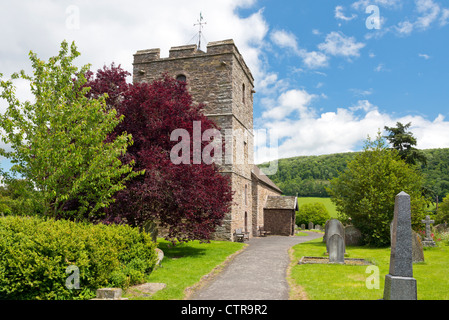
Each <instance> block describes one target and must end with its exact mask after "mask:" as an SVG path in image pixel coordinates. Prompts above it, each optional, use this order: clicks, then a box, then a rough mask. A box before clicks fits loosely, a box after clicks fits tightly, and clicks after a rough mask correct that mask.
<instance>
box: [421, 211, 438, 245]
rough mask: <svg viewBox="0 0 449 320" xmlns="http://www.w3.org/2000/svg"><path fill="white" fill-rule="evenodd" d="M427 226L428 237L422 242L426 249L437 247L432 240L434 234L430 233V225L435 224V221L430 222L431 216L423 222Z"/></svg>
mask: <svg viewBox="0 0 449 320" xmlns="http://www.w3.org/2000/svg"><path fill="white" fill-rule="evenodd" d="M421 222H422V223H424V224H425V225H426V236H425V238H424V240H423V242H422V244H423V246H424V247H436V244H435V241H433V239H432V235H431V234H432V233H431V231H430V225H431V224H433V223H435V220H430V216H427V217H426V220H421Z"/></svg>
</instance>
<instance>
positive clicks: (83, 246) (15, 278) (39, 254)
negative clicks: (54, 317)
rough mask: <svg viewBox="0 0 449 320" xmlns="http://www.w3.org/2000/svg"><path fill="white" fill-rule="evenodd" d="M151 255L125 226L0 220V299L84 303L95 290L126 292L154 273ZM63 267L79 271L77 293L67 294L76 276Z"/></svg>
mask: <svg viewBox="0 0 449 320" xmlns="http://www.w3.org/2000/svg"><path fill="white" fill-rule="evenodd" d="M155 249H156V244H155V243H154V242H152V241H151V237H150V235H148V234H146V233H140V232H139V231H138V230H137V229H135V228H131V227H129V226H118V225H108V226H107V225H103V224H98V225H93V224H88V223H75V222H71V221H66V220H58V221H55V220H52V219H47V220H46V219H42V218H37V217H18V216H8V217H3V218H0V299H14V300H22V299H27V300H28V299H44V300H54V299H58V300H61V299H64V300H67V299H69V300H71V299H89V298H92V297H95V292H96V289H97V288H102V287H121V288H126V287H128V286H129V285H133V284H137V283H141V282H143V281H144V280H145V275H146V274H148V273H150V272H151V270H152V269H153V268H154V266H155V264H156V259H157V254H156V251H155ZM69 266H76V268H77V269H78V270H79V272H78V274H79V289H77V288H73V289H68V288H67V285H66V281H69V282H68V283H69V284H70V283H71V284H75V280H73V279H74V278H75V276H76V273H73V271H67V272H68V273H66V270H67V268H68V267H69ZM70 277H72V278H70ZM68 278H70V279H69V280H68ZM69 287H70V286H69Z"/></svg>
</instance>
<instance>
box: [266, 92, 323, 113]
mask: <svg viewBox="0 0 449 320" xmlns="http://www.w3.org/2000/svg"><path fill="white" fill-rule="evenodd" d="M315 98H316V95H314V94H309V93H308V92H306V91H305V90H300V89H293V90H289V91H286V92H284V93H282V94H281V95H280V96H279V98H278V101H277V105H276V106H274V107H271V108H269V109H268V110H267V111H265V112H264V113H263V114H262V117H263V118H268V119H274V120H281V119H284V118H286V117H287V116H289V115H291V114H292V113H294V112H297V114H298V115H299V117H300V118H309V117H310V116H311V115H313V113H312V111H311V109H310V108H309V105H310V103H311V101H312V100H313V99H315Z"/></svg>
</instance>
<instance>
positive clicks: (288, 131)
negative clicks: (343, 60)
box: [256, 100, 449, 163]
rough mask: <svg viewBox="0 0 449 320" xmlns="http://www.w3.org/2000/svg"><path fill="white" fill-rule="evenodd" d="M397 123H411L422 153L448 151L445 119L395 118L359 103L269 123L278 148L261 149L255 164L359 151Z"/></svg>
mask: <svg viewBox="0 0 449 320" xmlns="http://www.w3.org/2000/svg"><path fill="white" fill-rule="evenodd" d="M308 114H309V115H310V114H312V113H310V112H309V113H308ZM397 122H401V123H404V124H405V123H409V122H411V123H412V127H411V128H410V130H411V131H412V132H413V134H414V135H415V137H416V138H417V140H418V145H417V147H418V148H420V149H429V148H445V147H446V148H447V147H449V121H445V118H444V117H443V116H442V115H439V116H438V117H437V118H436V119H435V120H433V121H432V120H428V119H425V118H423V117H422V116H404V117H395V116H393V115H391V114H388V113H384V112H381V111H380V110H379V108H378V107H377V106H375V105H373V104H372V103H370V102H369V101H368V100H359V101H358V102H357V103H356V104H355V105H353V106H349V107H346V108H338V109H337V110H336V111H333V112H332V111H331V112H324V113H321V114H317V115H316V116H313V117H310V116H309V117H307V118H301V117H297V118H294V117H289V118H278V119H266V121H265V122H264V124H263V125H264V127H266V128H268V129H269V130H270V132H272V133H273V134H275V135H276V136H277V137H278V138H279V144H278V146H276V152H274V150H269V149H270V146H269V145H262V146H258V147H259V148H260V149H261V150H263V151H264V152H261V153H259V154H258V156H259V157H258V158H257V159H256V163H261V162H265V161H270V160H274V158H271V157H270V155H274V154H277V155H278V157H279V158H289V157H295V156H301V155H321V154H331V153H340V152H352V151H359V150H360V146H361V145H362V143H363V142H364V141H365V140H366V138H367V137H368V135H369V136H371V137H375V136H376V135H377V132H378V131H379V130H380V131H381V132H382V131H383V130H384V127H385V126H389V127H394V126H395V125H396V123H397Z"/></svg>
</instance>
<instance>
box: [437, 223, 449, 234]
mask: <svg viewBox="0 0 449 320" xmlns="http://www.w3.org/2000/svg"><path fill="white" fill-rule="evenodd" d="M434 228H435V230H436V231H438V232H446V231H447V229H448V227H447V223H446V222H445V223H440V224H437V225H436V226H434Z"/></svg>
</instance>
